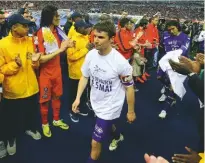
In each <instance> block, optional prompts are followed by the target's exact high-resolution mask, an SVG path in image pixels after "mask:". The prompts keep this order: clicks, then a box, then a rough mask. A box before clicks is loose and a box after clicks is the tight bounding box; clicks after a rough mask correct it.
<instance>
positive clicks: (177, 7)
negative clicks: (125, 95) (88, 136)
mask: <svg viewBox="0 0 205 163" xmlns="http://www.w3.org/2000/svg"><path fill="white" fill-rule="evenodd" d="M24 3H25V2H12V3H11V2H10V1H5V2H2V1H1V2H0V5H1V6H2V8H4V9H5V10H6V9H16V10H17V12H18V19H20V18H19V15H21V16H23V17H24V19H26V20H29V21H32V23H29V24H28V26H27V27H26V28H29V31H28V33H29V36H35V37H33V38H34V40H33V41H34V42H33V43H34V44H35V43H36V42H37V43H36V44H37V45H36V49H37V50H38V51H37V50H36V52H42V53H43V54H44V53H46V54H53V58H54V59H56V62H55V63H52V60H51V59H46V57H47V56H51V55H41V56H40V57H39V58H40V59H39V58H38V60H37V61H39V62H40V61H41V62H42V63H43V64H42V63H41V62H40V63H39V64H42V67H43V68H42V67H41V69H40V70H41V73H40V74H41V76H40V77H42V78H43V77H45V74H43V73H42V72H43V70H44V71H45V70H46V71H48V72H49V73H48V74H49V75H51V76H52V75H55V73H53V72H56V69H55V68H54V67H53V69H51V67H52V66H53V65H54V66H56V67H57V68H58V70H59V71H58V72H56V76H55V77H54V78H52V79H51V80H54V79H55V78H61V75H62V74H61V71H60V69H61V68H60V67H61V66H62V68H63V65H60V63H61V64H62V63H63V62H64V63H63V64H65V62H66V69H67V70H68V71H69V73H68V77H69V85H70V87H71V89H72V90H70V95H69V96H70V97H69V100H70V102H71V101H72V102H73V101H74V100H75V97H76V94H77V87H78V82H79V81H80V78H81V76H82V74H81V66H82V65H83V63H84V59H85V57H86V55H87V53H89V51H91V50H92V49H93V48H94V47H95V46H96V47H97V45H96V42H94V37H96V36H94V34H93V24H92V23H91V22H90V21H89V15H88V12H101V13H103V14H99V20H98V23H100V22H101V23H102V22H104V23H105V22H107V23H108V25H109V23H110V24H112V23H113V17H112V16H111V14H110V13H117V14H120V15H121V17H120V19H118V20H116V22H117V23H118V24H116V26H117V30H116V35H115V33H114V32H113V33H114V34H113V36H114V37H115V39H114V44H113V45H112V46H113V49H114V48H115V49H116V51H119V52H120V53H121V54H122V55H123V57H124V58H125V59H126V60H127V61H129V63H130V65H131V66H132V68H133V70H134V69H139V70H138V72H136V74H135V75H134V74H132V76H133V78H134V83H135V84H136V85H138V84H139V83H141V84H144V83H146V81H147V79H148V78H149V77H150V73H149V72H151V71H153V70H156V68H157V67H158V66H159V65H158V61H159V60H160V59H161V58H163V57H164V56H165V55H166V54H167V53H168V52H172V51H175V50H181V51H183V52H181V51H180V52H181V54H180V55H183V53H186V55H184V56H185V57H187V59H183V58H182V59H181V60H180V61H179V63H176V62H175V61H169V62H170V65H171V66H172V68H173V70H174V71H176V72H178V73H180V74H183V75H186V76H188V78H189V79H188V80H189V82H190V83H189V86H190V87H191V89H192V90H193V92H194V93H195V94H196V95H197V96H198V98H199V99H200V102H202V103H203V102H204V101H203V100H202V99H203V98H202V97H204V95H203V93H201V90H202V87H204V85H203V82H202V80H203V79H202V78H201V77H199V76H200V75H202V76H203V73H204V72H203V66H204V62H203V61H204V55H203V52H204V37H205V36H204V30H205V28H204V26H203V24H202V23H201V22H198V21H196V22H194V21H192V20H193V19H194V20H195V19H198V20H203V9H202V7H201V4H202V2H192V3H190V2H177V3H174V2H167V3H165V2H163V3H160V2H154V3H150V2H143V3H142V2H140V3H138V2H129V3H128V2H124V5H121V3H122V2H107V1H102V2H90V3H89V5H87V2H81V1H76V2H74V1H62V2H59V1H58V2H57V1H46V2H45V1H44V2H38V3H35V2H33V3H34V6H32V9H31V10H30V8H29V7H28V6H27V7H22V6H23V4H24ZM49 4H52V5H53V6H57V7H58V8H67V9H71V10H72V11H73V12H72V14H70V15H68V18H67V22H66V24H64V25H62V29H63V30H64V32H65V33H66V35H67V36H68V38H70V40H72V41H73V42H72V46H71V45H69V46H68V45H65V43H64V46H63V45H62V44H63V41H62V40H63V37H65V36H64V35H65V34H64V33H63V32H62V29H61V28H59V27H58V26H59V24H58V23H59V22H58V21H57V20H59V19H60V15H59V13H58V12H56V13H55V15H54V16H53V18H52V21H51V24H48V25H47V24H46V23H47V20H48V19H47V17H49V16H48V15H46V16H45V15H44V17H43V18H44V19H42V18H41V24H40V25H41V28H40V30H39V27H38V26H37V25H36V23H37V22H36V19H34V18H33V16H32V12H31V11H35V10H42V8H44V7H45V6H47V5H49ZM117 9H118V11H120V12H119V13H118V12H117ZM125 10H126V11H129V14H128V12H125ZM43 11H45V10H43ZM56 11H57V9H56ZM121 11H124V12H123V13H122V12H121ZM106 13H108V14H106ZM3 14H4V13H3V12H2V11H1V12H0V20H4V22H3V23H2V22H1V21H0V38H4V37H5V39H3V41H2V42H1V43H5V42H6V41H8V44H9V39H8V38H9V37H12V36H11V35H10V36H9V37H7V35H8V32H9V30H10V28H9V26H10V27H13V28H12V30H13V32H14V31H15V25H16V24H18V22H15V19H12V21H9V19H8V20H7V19H6V20H5V17H3ZM14 15H15V14H14ZM129 15H143V17H142V18H141V20H140V21H138V22H134V21H133V20H132V19H131V18H129ZM11 17H12V16H11ZM179 18H181V19H185V20H184V21H183V22H180V20H179ZM10 19H11V18H10ZM170 20H171V21H170ZM56 22H58V23H56ZM15 23H16V24H15ZM55 23H56V24H57V25H56V24H55ZM11 24H12V25H11ZM102 24H103V23H102ZM105 24H106V23H105ZM43 25H44V26H43ZM49 25H52V27H53V28H55V30H54V32H53V36H54V35H55V36H54V37H56V38H58V37H59V38H58V39H56V40H57V41H58V42H57V41H56V42H57V44H56V45H55V46H59V45H60V43H61V46H60V50H61V49H63V50H61V51H60V52H58V53H55V52H54V53H55V55H54V53H53V51H52V52H49V51H48V52H46V51H45V50H46V48H45V47H43V46H46V45H47V44H44V43H45V42H43V41H45V39H46V37H44V34H45V33H44V34H42V33H43V30H45V28H47V27H48V26H49ZM99 28H101V27H99ZM17 30H18V29H17ZM94 30H95V26H94ZM59 31H60V32H59ZM58 32H59V33H60V34H59V33H58ZM34 33H35V34H34ZM54 33H55V34H54ZM56 33H57V34H56ZM12 34H14V33H12ZM39 35H40V36H39ZM25 36H27V35H25ZM179 36H181V37H182V40H181V38H180V37H179ZM36 37H38V40H35V38H36ZM39 38H41V41H40V39H39ZM60 38H61V39H62V40H60ZM167 38H168V39H167ZM52 39H53V38H52ZM54 39H55V38H54ZM5 40H6V41H5ZM42 40H43V41H42ZM35 41H36V42H35ZM49 41H50V40H48V42H49ZM61 41H62V42H61ZM39 42H40V43H41V44H42V45H40V46H39V44H40V43H39ZM74 42H75V43H74ZM30 43H32V41H30ZM8 44H6V43H5V45H4V46H5V47H7V45H8ZM16 44H17V43H15V45H16ZM70 44H71V43H70ZM74 44H75V45H74ZM29 45H30V44H29ZM4 46H2V47H3V48H5V47H4ZM16 46H17V45H16ZM52 48H53V47H52ZM22 49H24V50H25V48H22ZM39 49H40V50H39ZM47 49H49V48H47ZM57 49H58V48H57ZM67 49H68V50H67ZM3 52H4V51H3V50H2V53H3ZM62 52H65V53H67V55H65V56H66V57H67V58H63V57H61V58H60V55H58V54H60V53H62ZM196 53H199V54H198V55H196ZM22 54H23V53H22ZM1 55H3V54H1ZM4 55H5V56H6V54H4ZM155 55H156V56H155ZM5 56H4V57H3V58H2V60H4V58H5ZM44 57H45V58H44ZM33 58H35V56H34V57H33V56H32V57H31V59H32V61H33ZM53 58H52V59H53ZM124 58H123V59H124ZM27 59H28V58H27ZM50 60H51V61H50ZM60 60H63V62H60ZM13 62H14V61H13ZM15 63H16V64H17V66H18V68H19V69H20V68H21V66H22V63H21V61H20V58H19V56H17V57H16V58H15ZM45 63H46V64H45ZM47 63H48V64H47ZM133 63H134V64H133ZM4 64H5V63H2V66H0V70H1V71H2V67H4V66H5V65H4ZM6 64H7V63H6ZM49 64H51V65H52V66H50V67H49V66H45V65H49ZM23 66H24V65H23ZM32 66H33V65H32ZM197 66H198V67H197ZM190 67H191V68H190ZM195 68H197V72H196V71H195ZM201 71H202V73H201ZM2 73H3V71H2ZM17 73H18V72H17ZM32 73H33V71H32ZM48 74H47V75H48ZM12 75H13V74H12ZM12 75H11V76H12ZM25 75H28V74H25ZM163 75H164V74H163ZM33 76H34V75H33ZM52 77H53V76H52ZM160 77H162V76H160ZM163 77H164V79H165V81H162V80H161V81H162V83H163V84H164V89H165V90H164V92H163V93H162V96H163V95H164V96H163V97H164V100H162V98H161V97H160V99H161V101H160V99H159V101H160V102H164V104H165V105H166V107H168V105H169V107H172V106H171V105H172V104H173V102H175V103H176V99H174V98H175V97H176V96H175V97H173V99H171V102H170V97H171V95H170V94H168V93H167V92H166V91H168V92H169V93H170V92H171V93H173V90H171V89H172V88H171V86H170V81H169V80H170V79H169V78H168V77H167V75H166V74H165V76H163ZM7 78H8V77H7V74H5V79H4V80H5V81H6V80H8V79H7ZM39 79H40V78H39ZM43 80H44V81H45V80H47V78H46V79H43ZM43 80H42V81H43ZM59 80H60V82H59V81H58V82H59V83H60V85H61V87H62V81H61V80H62V79H59ZM93 80H94V79H93ZM39 81H40V80H39ZM16 82H17V81H16ZM167 82H168V85H167ZM196 82H200V84H197V85H195V84H194V83H196ZM21 84H22V83H21ZM35 84H36V85H37V84H39V87H40V89H41V85H43V84H45V83H43V82H42V83H41V82H39V83H37V81H36V83H35ZM51 85H55V86H57V84H56V81H55V82H51ZM55 86H53V87H55ZM3 87H5V88H6V87H7V85H5V84H4V83H3ZM53 87H52V88H51V89H53ZM97 87H98V86H97ZM169 87H170V88H169ZM5 88H4V89H5ZM99 89H100V88H99ZM101 89H104V87H103V88H102V87H101ZM56 90H58V91H59V90H60V89H59V88H58V89H56ZM87 90H88V91H87V93H88V92H89V91H90V88H87ZM106 90H107V91H110V90H109V88H106ZM52 91H54V90H52ZM101 91H102V90H101ZM17 93H18V92H17ZM33 93H35V94H34V95H35V97H34V99H32V101H34V102H35V101H36V98H37V96H36V94H37V91H36V92H33ZM42 93H43V94H42ZM51 93H55V92H51ZM88 94H89V93H88ZM173 94H174V93H173ZM61 95H62V90H61V92H60V93H59V96H57V95H56V97H55V96H53V95H52V96H51V94H48V88H47V87H43V89H41V90H40V98H41V97H42V99H41V100H42V101H43V102H42V101H40V110H41V116H42V130H43V134H44V136H45V137H51V135H52V134H51V130H50V127H49V123H48V120H47V116H48V102H49V101H47V100H46V102H45V99H47V97H48V96H49V100H51V101H52V107H56V105H57V107H56V108H57V109H54V113H53V114H54V121H53V125H54V126H57V127H60V128H61V129H64V130H67V129H68V128H69V126H68V125H67V124H65V123H64V122H63V121H61V120H60V117H59V112H60V98H59V97H60V96H61ZM82 96H84V98H83V100H82V99H81V100H82V101H83V102H84V105H83V106H80V108H86V107H88V108H89V107H90V109H91V110H92V106H91V104H90V101H89V98H87V97H89V96H86V94H84V95H82ZM8 97H9V95H8ZM8 97H7V96H5V93H4V105H3V106H5V99H7V98H8ZM31 97H32V96H31ZM53 97H55V99H53ZM26 98H27V97H26ZM32 98H33V97H32ZM7 100H8V101H9V102H8V101H7V105H8V104H9V103H10V102H12V101H11V100H10V99H7ZM18 100H19V99H18ZM55 102H57V104H56V103H55ZM23 103H24V101H23V102H21V105H22V104H23ZM69 105H70V107H69V109H70V118H71V120H72V122H74V123H78V122H79V114H78V113H76V112H74V110H72V103H70V104H69ZM8 106H9V105H8ZM8 106H7V107H8ZM13 106H15V103H13V104H12V107H13ZM22 106H23V105H22ZM9 108H11V105H10V107H9ZM3 109H4V108H3ZM162 111H163V110H162ZM80 113H81V114H80V115H83V116H87V115H88V112H87V110H81V112H80ZM201 115H202V114H201ZM159 117H160V118H166V114H165V115H162V112H161V113H160V114H159ZM199 118H200V119H203V118H204V117H199ZM11 121H12V120H11ZM28 121H30V120H29V119H28ZM33 123H34V122H33ZM10 125H12V124H10ZM200 125H201V124H200ZM7 132H8V131H7ZM199 132H201V128H200V131H199ZM9 134H10V133H8V135H9ZM14 134H15V133H14ZM27 134H28V135H30V136H31V137H33V138H34V139H36V140H37V139H41V135H40V133H39V132H38V131H37V130H36V128H35V129H34V130H32V131H31V130H28V131H27ZM203 134H204V133H201V134H200V136H202V135H203ZM6 136H7V135H6ZM12 136H13V135H12ZM202 137H203V136H202ZM1 139H2V138H0V143H2V142H3V141H2V140H1ZM11 140H12V141H10V140H8V143H7V144H8V145H9V146H10V147H9V148H8V147H7V152H8V153H9V152H10V153H9V155H12V154H15V153H16V150H11V147H13V149H14V148H16V142H15V141H16V139H14V138H13V137H12V139H11ZM113 140H114V139H113ZM120 141H123V138H121V135H120V138H119V141H118V140H117V139H116V141H114V145H113V142H112V143H111V144H110V146H112V148H115V149H116V148H117V143H118V142H120ZM201 142H202V140H201ZM201 142H200V143H201ZM11 144H12V145H13V146H12V145H11ZM14 144H15V147H14ZM201 144H202V143H201ZM0 145H2V144H0ZM92 145H93V144H92ZM94 145H95V144H94ZM3 146H4V145H3ZM113 146H114V147H113ZM203 148H204V147H203ZM187 149H188V148H187ZM188 151H189V149H188ZM197 152H202V151H201V150H199V151H197ZM196 155H197V156H198V154H196ZM3 157H4V156H3ZM198 157H199V156H198ZM147 159H148V161H147V163H149V158H147ZM175 159H179V160H180V156H176V158H175ZM197 159H199V158H197ZM200 159H201V157H200ZM198 162H199V161H198Z"/></svg>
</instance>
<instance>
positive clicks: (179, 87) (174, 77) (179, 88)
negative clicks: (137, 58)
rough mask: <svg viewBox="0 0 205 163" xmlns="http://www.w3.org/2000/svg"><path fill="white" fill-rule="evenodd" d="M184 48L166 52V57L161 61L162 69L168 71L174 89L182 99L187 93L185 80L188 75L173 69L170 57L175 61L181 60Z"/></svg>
mask: <svg viewBox="0 0 205 163" xmlns="http://www.w3.org/2000/svg"><path fill="white" fill-rule="evenodd" d="M181 54H182V50H181V49H179V50H174V51H170V52H168V53H166V54H165V55H164V57H162V58H161V60H160V61H159V66H160V67H161V69H162V71H164V72H166V73H167V74H168V76H169V79H170V82H171V85H172V88H173V91H174V93H175V94H176V95H178V96H179V97H180V98H181V100H182V99H183V97H184V95H185V94H186V89H185V88H184V81H185V79H186V77H187V76H185V75H181V74H179V73H177V72H175V71H173V70H172V67H171V66H170V64H169V59H172V60H173V61H175V62H179V59H178V58H179V56H181Z"/></svg>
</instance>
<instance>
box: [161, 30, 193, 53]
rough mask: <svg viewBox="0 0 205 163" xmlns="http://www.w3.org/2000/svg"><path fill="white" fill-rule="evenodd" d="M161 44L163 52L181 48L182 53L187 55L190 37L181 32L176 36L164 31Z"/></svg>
mask: <svg viewBox="0 0 205 163" xmlns="http://www.w3.org/2000/svg"><path fill="white" fill-rule="evenodd" d="M163 44H164V49H165V52H166V53H167V52H169V51H173V50H178V49H181V50H182V51H183V53H182V55H183V56H187V55H188V50H189V45H190V38H189V37H188V36H187V35H186V34H185V33H183V32H181V33H180V34H179V35H178V36H174V35H171V34H170V33H169V32H167V31H165V32H164V37H163Z"/></svg>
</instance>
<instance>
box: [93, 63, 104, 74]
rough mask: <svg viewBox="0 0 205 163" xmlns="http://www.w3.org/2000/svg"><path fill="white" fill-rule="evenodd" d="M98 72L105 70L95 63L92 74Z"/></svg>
mask: <svg viewBox="0 0 205 163" xmlns="http://www.w3.org/2000/svg"><path fill="white" fill-rule="evenodd" d="M98 73H106V71H105V70H103V69H102V68H100V67H98V65H95V67H94V71H93V75H96V74H98Z"/></svg>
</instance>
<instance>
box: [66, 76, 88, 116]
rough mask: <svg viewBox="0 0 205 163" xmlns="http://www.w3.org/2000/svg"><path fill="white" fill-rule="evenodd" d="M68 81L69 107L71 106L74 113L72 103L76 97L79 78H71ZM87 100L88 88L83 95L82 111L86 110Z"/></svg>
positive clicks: (81, 100) (81, 101)
mask: <svg viewBox="0 0 205 163" xmlns="http://www.w3.org/2000/svg"><path fill="white" fill-rule="evenodd" d="M68 82H69V83H68V98H69V100H68V101H69V108H70V110H71V112H72V113H73V111H72V104H73V102H74V101H75V99H76V95H77V90H78V83H79V80H76V79H71V78H69V80H68ZM86 101H87V95H86V89H85V90H84V92H83V94H82V96H81V99H80V106H79V108H80V111H82V112H84V111H85V110H86ZM73 114H74V113H73Z"/></svg>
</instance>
